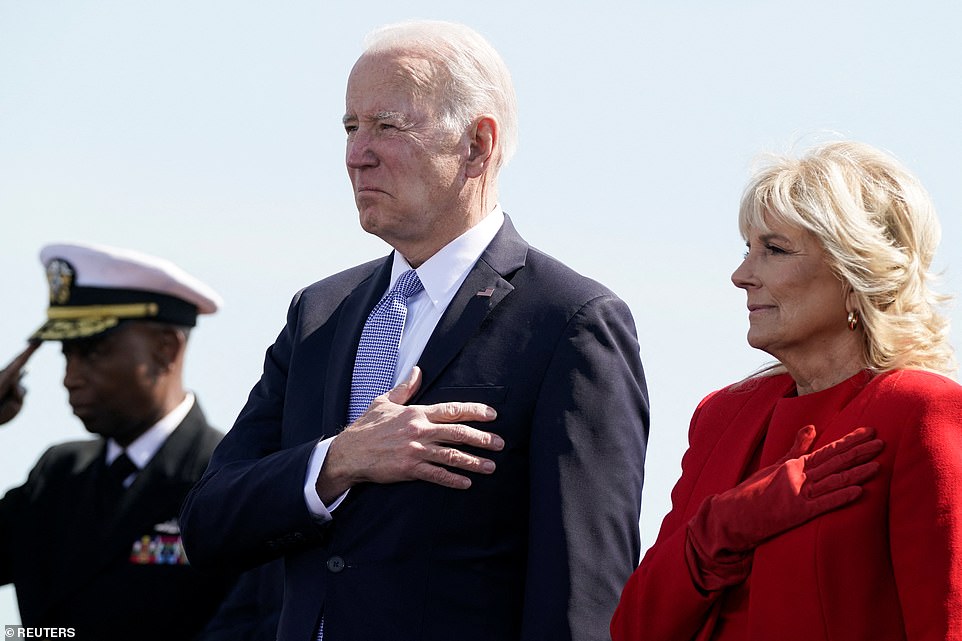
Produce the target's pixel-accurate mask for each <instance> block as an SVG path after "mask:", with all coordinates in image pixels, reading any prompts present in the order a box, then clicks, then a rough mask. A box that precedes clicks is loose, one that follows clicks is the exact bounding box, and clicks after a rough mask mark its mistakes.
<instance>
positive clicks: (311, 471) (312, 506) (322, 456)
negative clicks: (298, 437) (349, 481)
mask: <svg viewBox="0 0 962 641" xmlns="http://www.w3.org/2000/svg"><path fill="white" fill-rule="evenodd" d="M333 440H334V437H333V436H332V437H331V438H326V439H324V440H323V441H318V443H317V445H315V446H314V451H313V452H311V459H310V460H309V461H308V462H307V478H305V479H304V501H305V502H306V503H307V509H308V511H309V512H310V513H311V515H312V516H313V517H314V519H315V520H317V521H318V522H320V523H327V522H328V521H330V520H331V519H333V518H334V517H333V516H331V512H333V511H334V510H336V509H337V506H338V505H340V504H341V501H343V500H344V497H346V496H347V492H349V491H350V490H348V491H346V492H344V493H343V494H341V495H340V496H339V497H337V498H336V499H334V502H333V503H331V504H330V505H324V501H322V500H321V497H320V496H318V495H317V486H316V483H317V477H318V475H319V474H320V473H321V467H323V466H324V461H325V460H326V459H327V450H328V449H329V448H330V447H331V441H333Z"/></svg>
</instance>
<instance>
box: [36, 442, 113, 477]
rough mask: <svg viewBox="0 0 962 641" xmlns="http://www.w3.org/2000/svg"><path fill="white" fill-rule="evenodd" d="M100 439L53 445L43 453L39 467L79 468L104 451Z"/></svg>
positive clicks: (38, 463)
mask: <svg viewBox="0 0 962 641" xmlns="http://www.w3.org/2000/svg"><path fill="white" fill-rule="evenodd" d="M103 447H104V446H103V442H102V441H101V440H100V439H86V440H79V441H67V442H65V443H58V444H56V445H51V446H50V447H49V448H47V450H46V451H45V452H44V453H43V454H42V455H41V457H40V460H39V461H38V462H37V467H38V468H39V467H45V468H51V467H56V468H58V469H60V468H63V469H67V470H79V469H82V468H84V467H86V466H87V465H89V464H90V462H91V461H93V460H94V459H95V458H97V457H98V456H100V453H101V452H102V451H103Z"/></svg>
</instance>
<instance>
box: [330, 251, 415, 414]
mask: <svg viewBox="0 0 962 641" xmlns="http://www.w3.org/2000/svg"><path fill="white" fill-rule="evenodd" d="M422 289H424V287H423V286H422V285H421V279H419V278H418V273H417V272H416V271H414V270H413V269H409V270H408V271H406V272H404V273H403V274H401V276H400V277H399V278H398V279H397V282H396V283H395V284H394V287H393V288H392V289H391V291H389V292H388V293H387V295H386V296H385V297H384V298H382V299H381V300H380V302H378V304H377V305H375V306H374V309H372V310H371V313H370V315H369V316H368V317H367V321H366V322H365V323H364V329H363V330H362V331H361V340H360V342H359V343H358V345H357V358H356V359H355V360H354V375H353V376H352V377H351V406H350V408H349V410H348V416H347V420H348V422H349V423H353V422H354V421H356V420H357V419H358V417H359V416H360V415H361V414H363V413H364V412H366V411H367V408H368V407H370V405H371V401H373V400H374V399H375V398H377V397H378V396H380V395H381V394H383V393H384V392H386V391H388V390H389V389H391V388H392V387H394V370H395V368H396V367H397V356H398V344H399V343H400V342H401V331H402V330H403V329H404V319H406V318H407V315H408V308H407V302H408V299H409V298H410V297H411V296H414V295H415V294H417V293H418V292H419V291H421V290H422Z"/></svg>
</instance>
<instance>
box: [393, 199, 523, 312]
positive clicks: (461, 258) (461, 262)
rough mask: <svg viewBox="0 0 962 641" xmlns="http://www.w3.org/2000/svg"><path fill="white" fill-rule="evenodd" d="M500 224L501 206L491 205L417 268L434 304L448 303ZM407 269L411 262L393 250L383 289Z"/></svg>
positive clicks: (502, 218) (502, 216) (502, 214)
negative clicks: (481, 215) (477, 220)
mask: <svg viewBox="0 0 962 641" xmlns="http://www.w3.org/2000/svg"><path fill="white" fill-rule="evenodd" d="M503 224H504V212H503V211H502V210H501V205H495V206H494V209H492V210H491V213H489V214H488V215H487V216H485V217H484V218H482V219H481V221H480V222H478V224H476V225H475V226H474V227H472V228H471V229H469V230H467V231H466V232H464V233H463V234H461V235H460V236H458V237H457V238H455V239H454V240H452V241H451V242H450V243H448V244H447V245H445V246H444V247H442V248H441V249H440V250H439V251H438V252H437V253H436V254H434V255H433V256H431V257H430V258H429V259H427V260H426V261H424V263H422V264H421V266H420V267H418V268H417V270H416V271H417V273H418V278H419V279H421V284H422V285H423V286H424V292H425V293H426V294H427V296H428V298H429V299H430V300H431V303H432V304H433V305H434V306H435V307H438V306H441V307H442V308H446V307H447V306H448V303H450V302H451V299H452V298H454V294H455V293H456V292H457V290H458V287H460V286H461V283H463V282H464V278H465V276H466V275H467V273H468V271H469V270H470V269H471V268H472V267H473V266H474V264H475V263H476V262H478V258H480V257H481V254H482V253H484V250H485V249H486V248H487V246H488V245H490V244H491V241H492V240H493V239H494V237H495V235H497V233H498V230H500V229H501V226H502V225H503ZM409 269H411V265H410V264H408V261H407V260H405V258H404V256H402V255H401V254H400V252H397V251H395V252H394V264H393V265H392V266H391V282H390V284H389V285H388V288H387V290H385V291H390V289H391V287H393V286H394V283H395V282H397V279H398V278H400V277H401V274H403V273H404V272H406V271H408V270H409Z"/></svg>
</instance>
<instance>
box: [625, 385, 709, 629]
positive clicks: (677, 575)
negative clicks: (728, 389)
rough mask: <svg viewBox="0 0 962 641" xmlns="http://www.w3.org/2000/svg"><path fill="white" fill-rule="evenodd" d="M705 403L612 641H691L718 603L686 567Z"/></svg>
mask: <svg viewBox="0 0 962 641" xmlns="http://www.w3.org/2000/svg"><path fill="white" fill-rule="evenodd" d="M709 398H711V397H709ZM707 401H708V398H706V399H705V400H703V401H702V402H701V403H700V404H699V406H698V409H696V410H695V414H694V416H693V417H692V420H691V427H690V429H689V433H688V438H689V443H690V446H689V449H688V451H687V452H686V453H685V456H684V457H683V458H682V462H681V467H682V471H681V478H680V479H679V481H678V483H677V484H676V485H675V487H674V489H673V490H672V492H671V505H672V507H671V511H670V512H669V513H668V515H667V516H666V517H665V519H664V520H663V521H662V524H661V530H660V531H659V532H658V538H657V539H656V540H655V544H654V545H653V546H651V548H650V549H649V550H648V552H647V553H646V554H645V557H644V559H642V561H641V564H640V565H639V566H638V568H637V569H636V570H635V572H634V573H633V574H632V575H631V578H630V579H629V580H628V583H627V584H626V585H625V588H624V590H623V591H622V594H621V600H620V602H619V603H618V607H617V609H616V610H615V615H614V617H613V618H612V621H611V638H612V640H613V641H638V640H640V639H644V640H645V641H662V640H664V641H678V640H681V639H691V638H693V637H694V636H695V635H696V634H697V633H698V631H699V630H700V629H701V628H702V627H703V625H704V623H705V621H706V620H707V618H708V616H709V614H710V612H711V607H712V605H713V604H714V602H715V600H716V599H717V597H718V594H719V593H715V594H710V595H705V594H703V593H702V592H701V591H699V590H698V588H697V587H695V584H694V583H693V582H692V579H691V576H690V574H689V572H688V565H687V563H686V561H685V542H686V538H687V524H688V517H689V514H688V513H689V512H690V510H689V506H690V503H691V501H692V499H693V497H692V496H691V494H692V489H693V486H694V483H695V481H696V480H697V478H698V474H699V473H700V471H701V468H702V465H703V463H704V459H703V454H700V453H699V451H698V448H697V441H696V440H694V439H697V437H698V434H699V430H698V429H696V428H697V423H698V417H699V415H700V413H701V409H702V407H704V405H705V403H706V402H707ZM695 500H697V497H695Z"/></svg>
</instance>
